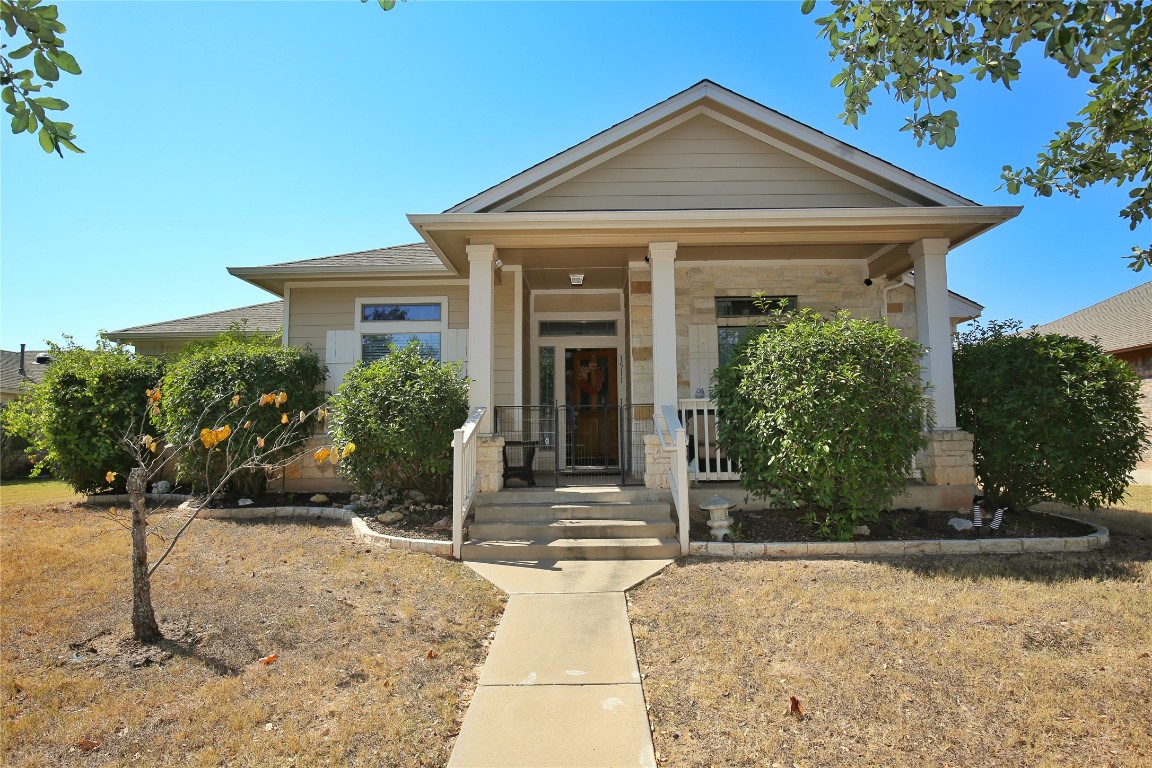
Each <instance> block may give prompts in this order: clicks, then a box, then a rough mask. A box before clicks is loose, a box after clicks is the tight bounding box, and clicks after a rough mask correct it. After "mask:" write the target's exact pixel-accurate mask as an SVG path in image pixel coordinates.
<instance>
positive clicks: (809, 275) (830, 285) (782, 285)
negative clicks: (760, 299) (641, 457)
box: [628, 263, 916, 403]
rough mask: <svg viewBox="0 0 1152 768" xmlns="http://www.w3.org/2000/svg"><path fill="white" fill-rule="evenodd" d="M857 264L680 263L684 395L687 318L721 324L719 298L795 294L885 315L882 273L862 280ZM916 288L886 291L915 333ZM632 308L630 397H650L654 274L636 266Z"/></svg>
mask: <svg viewBox="0 0 1152 768" xmlns="http://www.w3.org/2000/svg"><path fill="white" fill-rule="evenodd" d="M864 278H865V274H864V271H863V270H862V269H861V267H860V265H859V264H855V263H853V264H844V265H835V264H831V265H830V264H823V265H816V264H799V265H794V264H788V263H780V264H756V263H750V264H747V265H740V266H712V265H708V264H702V263H700V264H678V265H677V266H676V308H677V309H676V341H677V347H676V358H677V359H676V369H677V371H679V380H678V381H677V389H678V391H679V395H680V397H691V396H692V394H693V393H692V392H690V391H689V388H690V384H689V380H688V370H689V365H688V358H689V355H688V326H690V325H715V324H716V299H717V298H718V297H724V296H751V295H753V294H754V293H756V292H757V291H763V292H764V293H765V294H767V295H770V296H776V295H780V296H796V297H797V301H798V303H799V305H800V306H801V307H810V308H812V309H815V310H817V311H819V312H822V313H825V314H831V313H833V312H835V311H837V310H839V309H846V310H848V311H849V312H851V313H852V316H853V317H857V318H880V317H883V315H884V313H883V309H884V308H883V307H882V305H883V303H884V298H885V297H884V287H883V285H882V283H883V282H884V281H883V280H877V281H876V282H875V283H874V284H873V285H871V286H866V285H864ZM914 301H915V296H914V292H913V290H912V289H911V288H908V287H905V286H902V287H900V288H896V289H893V290H892V291H890V292H889V295H888V307H887V309H888V317H889V321H890V322H891V323H892V324H893V325H895V326H896V327H897V328H898V329H899V330H900V331H901V332H903V333H904V334H905V335H907V336H908V337H909V338H913V339H914V338H915V337H916V310H915V305H914ZM628 304H629V308H630V317H629V320H630V324H629V337H628V344H629V353H630V355H631V361H632V392H631V393H630V395H631V398H632V402H636V403H646V402H651V400H652V274H651V271H650V270H649V269H648V268H647V267H635V268H633V269H631V270H630V271H629V275H628Z"/></svg>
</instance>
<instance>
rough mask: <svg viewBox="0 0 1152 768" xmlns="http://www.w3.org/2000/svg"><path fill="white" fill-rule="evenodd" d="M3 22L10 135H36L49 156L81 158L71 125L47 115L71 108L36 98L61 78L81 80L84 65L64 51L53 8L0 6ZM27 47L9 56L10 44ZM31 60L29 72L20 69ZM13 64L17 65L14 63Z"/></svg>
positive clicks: (1, 71) (1, 72) (0, 87)
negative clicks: (63, 75)
mask: <svg viewBox="0 0 1152 768" xmlns="http://www.w3.org/2000/svg"><path fill="white" fill-rule="evenodd" d="M0 22H2V23H3V25H4V36H5V41H4V43H3V44H2V46H0V51H3V53H0V99H3V101H4V110H5V111H6V112H7V113H8V114H10V115H12V133H24V132H27V133H31V134H34V135H37V136H38V138H39V140H40V146H41V147H42V148H43V149H44V151H45V152H55V153H56V154H58V155H61V156H62V155H63V153H62V152H61V151H60V148H61V147H67V148H68V149H70V150H72V151H73V152H82V151H83V150H81V149H80V148H79V147H77V146H76V145H75V144H73V143H72V140H73V139H75V138H76V135H75V134H74V133H73V132H72V123H65V122H63V121H60V120H56V119H54V118H53V117H52V116H51V115H49V114H48V113H49V112H50V111H55V112H58V111H60V110H64V109H67V108H68V102H66V101H64V100H63V99H58V98H56V97H55V96H38V95H37V94H39V93H40V92H41V91H43V90H44V89H45V88H52V86H53V85H55V84H56V82H58V81H59V80H60V73H61V72H66V73H68V74H70V75H78V74H80V65H79V64H77V63H76V59H75V58H74V57H73V56H72V54H70V53H69V52H68V51H66V50H64V38H63V37H62V35H63V34H64V32H65V31H66V30H65V27H64V25H63V24H61V23H60V20H59V13H58V12H57V9H56V6H55V5H41V4H40V0H0ZM17 40H20V41H26V42H23V43H22V44H21V45H20V46H19V47H18V48H15V49H14V50H11V51H10V50H9V49H8V46H9V41H17ZM29 56H31V57H32V59H31V62H30V64H31V68H25V69H21V68H20V67H21V66H22V64H24V62H23V60H24V59H27V58H28V57H29ZM13 62H15V63H13Z"/></svg>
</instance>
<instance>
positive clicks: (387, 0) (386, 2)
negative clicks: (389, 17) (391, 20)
mask: <svg viewBox="0 0 1152 768" xmlns="http://www.w3.org/2000/svg"><path fill="white" fill-rule="evenodd" d="M376 2H378V3H380V7H381V8H383V9H384V10H386V11H390V10H392V9H393V8H395V7H396V0H376Z"/></svg>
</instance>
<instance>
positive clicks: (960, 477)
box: [916, 429, 976, 487]
mask: <svg viewBox="0 0 1152 768" xmlns="http://www.w3.org/2000/svg"><path fill="white" fill-rule="evenodd" d="M916 459H917V465H918V466H919V467H920V470H921V471H922V472H923V474H924V482H925V483H926V484H928V485H958V486H965V487H972V486H974V485H975V483H976V475H975V474H974V473H973V471H972V435H971V434H969V433H968V432H965V431H964V430H962V429H938V430H935V431H933V432H929V433H928V445H927V446H926V447H925V448H924V449H923V450H922V451H920V453H919V454H917V456H916Z"/></svg>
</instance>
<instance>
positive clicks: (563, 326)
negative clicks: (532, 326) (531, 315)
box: [540, 320, 616, 336]
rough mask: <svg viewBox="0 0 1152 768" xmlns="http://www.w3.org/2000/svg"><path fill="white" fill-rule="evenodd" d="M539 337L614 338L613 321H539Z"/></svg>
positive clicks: (614, 322) (614, 326) (614, 327)
mask: <svg viewBox="0 0 1152 768" xmlns="http://www.w3.org/2000/svg"><path fill="white" fill-rule="evenodd" d="M540 335H541V336H615V335H616V321H615V320H541V321H540Z"/></svg>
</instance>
